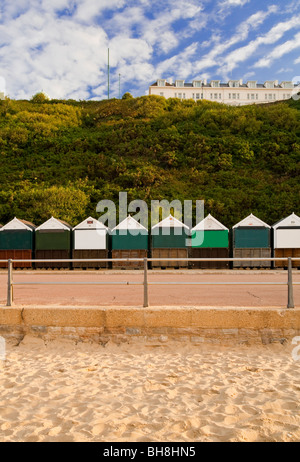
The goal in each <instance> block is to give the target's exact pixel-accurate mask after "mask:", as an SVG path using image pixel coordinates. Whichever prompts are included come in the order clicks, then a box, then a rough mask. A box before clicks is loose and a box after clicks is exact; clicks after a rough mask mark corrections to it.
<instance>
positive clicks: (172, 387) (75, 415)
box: [0, 336, 300, 442]
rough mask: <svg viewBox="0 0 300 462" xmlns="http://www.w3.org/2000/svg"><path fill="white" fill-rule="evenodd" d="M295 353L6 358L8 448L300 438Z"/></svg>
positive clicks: (91, 351)
mask: <svg viewBox="0 0 300 462" xmlns="http://www.w3.org/2000/svg"><path fill="white" fill-rule="evenodd" d="M294 348H295V346H293V345H291V343H286V344H284V345H281V344H276V345H259V346H245V345H243V346H227V347H225V346H224V347H222V346H220V345H219V346H215V345H203V346H197V347H196V346H184V345H178V343H177V344H175V343H174V344H171V343H170V344H167V345H162V346H160V347H153V346H152V347H151V346H141V345H126V344H123V345H121V346H117V345H113V344H110V343H108V344H107V345H106V346H105V347H103V346H100V345H98V344H95V343H94V344H85V343H78V344H77V345H76V344H75V343H73V342H71V341H70V340H63V339H58V340H55V341H52V342H50V343H48V344H45V343H44V341H43V340H42V339H39V338H34V337H30V336H25V338H24V339H23V341H22V342H21V343H20V344H19V346H14V345H12V344H8V345H7V348H6V360H5V361H0V387H1V396H0V440H1V441H2V442H64V441H66V442H81V441H82V442H143V441H144V442H162V441H165V442H179V441H180V442H223V441H224V442H243V441H244V442H256V441H258V442H264V441H266V442H275V441H276V442H295V441H300V413H299V410H300V404H299V402H300V400H299V396H300V378H299V370H300V359H299V360H295V359H293V357H292V350H293V349H294Z"/></svg>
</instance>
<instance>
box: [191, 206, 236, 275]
mask: <svg viewBox="0 0 300 462" xmlns="http://www.w3.org/2000/svg"><path fill="white" fill-rule="evenodd" d="M190 256H191V258H228V257H229V229H228V228H226V226H224V225H223V224H222V223H220V222H219V221H218V220H217V219H216V218H214V217H213V216H212V215H211V214H209V215H207V217H206V218H204V219H203V220H202V221H200V222H199V223H198V224H197V225H196V226H195V227H194V228H192V230H191V251H190ZM191 267H192V268H228V267H229V262H228V261H209V260H207V261H195V262H193V261H192V263H191Z"/></svg>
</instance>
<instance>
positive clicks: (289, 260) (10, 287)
mask: <svg viewBox="0 0 300 462" xmlns="http://www.w3.org/2000/svg"><path fill="white" fill-rule="evenodd" d="M276 260H280V261H287V263H288V265H287V269H288V271H287V281H286V282H234V281H233V282H228V281H227V282H201V281H198V282H180V281H179V282H174V281H164V282H159V281H156V282H150V281H148V262H151V261H164V262H165V261H170V262H172V261H176V262H178V261H194V262H197V261H198V262H199V261H214V262H215V261H251V262H254V261H276ZM296 260H297V261H298V260H299V258H291V257H280V258H266V257H263V258H251V259H250V258H161V257H160V258H114V259H110V258H103V259H102V258H101V259H51V260H50V259H49V260H32V259H31V260H19V259H16V260H12V259H9V260H0V263H2V262H6V263H7V265H8V277H7V304H6V306H12V304H13V287H14V286H18V285H143V286H144V300H143V306H144V307H148V306H149V286H150V285H287V287H288V294H287V308H294V307H295V305H294V294H293V285H295V284H296V285H299V284H300V282H294V283H293V272H292V261H296ZM116 261H118V262H143V274H144V278H143V281H138V282H135V281H106V282H105V281H77V282H74V281H73V282H70V281H66V282H64V281H59V282H57V281H52V282H51V281H50V282H37V281H34V282H14V280H13V264H14V263H29V262H30V263H49V262H51V263H54V262H56V263H62V262H64V263H71V262H73V263H74V262H85V263H88V262H116ZM263 274H265V273H263Z"/></svg>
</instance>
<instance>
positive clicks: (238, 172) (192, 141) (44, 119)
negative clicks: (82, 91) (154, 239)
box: [0, 95, 300, 227]
mask: <svg viewBox="0 0 300 462" xmlns="http://www.w3.org/2000/svg"><path fill="white" fill-rule="evenodd" d="M0 156H1V167H0V185H1V186H0V223H2V224H4V223H6V222H7V221H8V220H10V219H11V218H13V217H14V216H17V217H18V218H23V219H27V220H30V221H33V222H34V223H35V224H37V225H39V224H40V223H42V222H43V221H45V220H46V219H48V218H49V217H50V216H51V215H53V216H55V217H56V218H61V219H64V220H66V221H67V222H69V223H70V224H71V225H75V224H77V223H79V221H80V220H83V219H84V218H86V217H87V216H89V215H92V216H94V217H97V213H96V205H97V203H98V201H100V200H101V199H112V200H114V201H116V202H117V201H118V194H119V192H120V191H127V192H128V200H129V201H131V200H133V199H143V200H146V201H147V202H148V203H150V200H151V199H158V200H161V199H167V200H170V201H171V200H173V199H179V200H181V201H183V200H184V199H189V200H194V201H195V200H196V199H204V200H205V214H207V213H211V214H212V215H214V216H215V217H216V218H217V219H218V220H220V221H221V222H223V223H224V224H225V225H226V226H228V227H231V226H232V225H233V224H235V223H237V222H238V221H239V220H241V219H242V218H244V217H245V216H246V215H248V214H249V213H251V212H252V213H253V214H255V215H257V216H258V217H259V218H261V219H262V220H264V221H266V222H267V223H269V224H271V225H272V224H273V223H274V222H276V221H277V220H279V219H281V218H283V217H285V216H287V215H288V214H290V213H292V212H295V213H296V214H298V215H300V205H299V197H300V181H299V172H300V102H299V101H292V100H291V101H288V102H285V103H277V104H272V105H267V106H265V105H262V106H246V107H227V106H223V105H220V104H218V103H210V102H206V101H203V102H198V103H195V102H194V101H192V100H187V101H183V102H180V101H179V100H175V99H169V100H166V99H164V98H163V97H158V96H145V97H140V98H131V97H130V95H124V97H123V99H121V100H117V99H114V100H109V101H100V102H97V101H79V102H76V101H72V100H70V101H58V100H50V101H48V100H46V99H45V98H43V97H42V95H36V96H35V97H34V98H33V99H32V100H31V101H14V100H10V99H6V100H4V101H1V102H0Z"/></svg>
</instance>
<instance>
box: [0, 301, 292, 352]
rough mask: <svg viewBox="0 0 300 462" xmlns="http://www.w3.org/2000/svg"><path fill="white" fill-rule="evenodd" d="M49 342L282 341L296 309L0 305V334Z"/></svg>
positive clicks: (289, 332) (286, 337) (17, 339)
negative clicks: (65, 340) (30, 337)
mask: <svg viewBox="0 0 300 462" xmlns="http://www.w3.org/2000/svg"><path fill="white" fill-rule="evenodd" d="M25 335H31V336H35V337H39V338H43V339H44V341H45V342H51V341H53V340H55V339H57V338H63V339H69V340H72V341H74V342H96V343H98V344H101V345H105V344H106V343H107V342H109V341H110V342H113V343H116V344H122V343H143V344H149V345H163V344H166V343H168V342H174V341H175V342H181V344H182V343H189V344H193V345H200V344H205V343H209V344H224V345H230V344H235V345H237V344H269V343H274V342H279V343H285V342H286V341H288V340H290V339H291V338H293V337H295V336H297V335H300V310H299V309H289V310H288V309H274V308H232V307H228V308H226V307H224V308H212V307H151V308H142V307H132V308H131V307H80V308H77V307H11V308H0V336H2V337H4V338H5V339H6V340H7V341H9V342H12V343H14V344H18V343H19V342H21V341H22V339H23V338H24V337H25Z"/></svg>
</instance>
